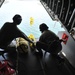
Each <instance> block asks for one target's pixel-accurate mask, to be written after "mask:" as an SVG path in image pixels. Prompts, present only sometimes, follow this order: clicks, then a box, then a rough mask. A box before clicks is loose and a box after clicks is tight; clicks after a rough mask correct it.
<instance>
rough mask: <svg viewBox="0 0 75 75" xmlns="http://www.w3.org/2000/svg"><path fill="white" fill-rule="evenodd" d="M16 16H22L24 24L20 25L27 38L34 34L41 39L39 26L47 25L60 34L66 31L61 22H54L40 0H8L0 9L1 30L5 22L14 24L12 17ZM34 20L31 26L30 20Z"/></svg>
mask: <svg viewBox="0 0 75 75" xmlns="http://www.w3.org/2000/svg"><path fill="white" fill-rule="evenodd" d="M15 14H20V15H21V16H22V22H21V24H20V25H18V28H19V29H21V30H22V31H23V32H24V33H25V34H26V35H27V36H29V35H30V34H33V35H34V37H35V38H39V36H40V35H41V32H40V31H39V25H40V24H41V23H46V24H47V25H48V27H49V29H50V30H51V31H53V32H54V33H55V34H58V32H59V31H64V28H63V27H62V25H61V24H60V23H59V21H58V22H57V21H53V20H52V19H51V18H50V16H49V15H48V13H47V11H46V10H45V9H44V7H43V6H42V4H41V3H40V2H39V1H38V0H33V1H29V0H28V1H27V0H26V1H25V0H22V1H21V0H8V1H7V0H6V1H5V3H4V4H3V5H2V7H1V8H0V28H1V27H2V26H3V24H4V23H5V22H12V17H13V16H14V15H15ZM31 17H32V18H33V24H32V25H31V24H30V21H31V20H30V18H31Z"/></svg>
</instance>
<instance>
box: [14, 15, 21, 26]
mask: <svg viewBox="0 0 75 75" xmlns="http://www.w3.org/2000/svg"><path fill="white" fill-rule="evenodd" d="M21 21H22V17H21V16H20V15H19V14H16V15H15V16H14V17H13V22H14V23H15V24H16V25H19V24H20V23H21Z"/></svg>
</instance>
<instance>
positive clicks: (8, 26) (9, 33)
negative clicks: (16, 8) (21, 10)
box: [0, 14, 33, 49]
mask: <svg viewBox="0 0 75 75" xmlns="http://www.w3.org/2000/svg"><path fill="white" fill-rule="evenodd" d="M12 19H13V22H6V23H5V24H4V25H3V26H2V28H1V30H0V48H2V49H6V48H7V47H9V45H10V43H11V42H12V40H14V39H15V38H18V37H22V38H24V39H25V40H27V41H28V42H30V43H33V42H32V41H31V40H30V39H29V38H28V37H27V36H26V35H25V34H24V33H23V32H22V31H21V30H20V29H19V28H18V27H17V25H19V24H20V23H21V21H22V17H21V16H20V15H19V14H16V15H15V16H14V17H13V18H12Z"/></svg>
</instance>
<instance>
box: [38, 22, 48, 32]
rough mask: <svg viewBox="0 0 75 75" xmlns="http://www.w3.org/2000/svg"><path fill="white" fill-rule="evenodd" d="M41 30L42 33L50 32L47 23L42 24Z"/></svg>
mask: <svg viewBox="0 0 75 75" xmlns="http://www.w3.org/2000/svg"><path fill="white" fill-rule="evenodd" d="M39 29H40V31H41V32H43V31H45V30H48V26H47V25H46V24H45V23H42V24H40V26H39Z"/></svg>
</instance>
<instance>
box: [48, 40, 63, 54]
mask: <svg viewBox="0 0 75 75" xmlns="http://www.w3.org/2000/svg"><path fill="white" fill-rule="evenodd" d="M61 50H62V45H61V42H60V41H56V40H55V41H53V42H52V43H51V44H50V45H49V47H48V51H49V52H50V53H51V54H58V53H59V52H60V51H61Z"/></svg>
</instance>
